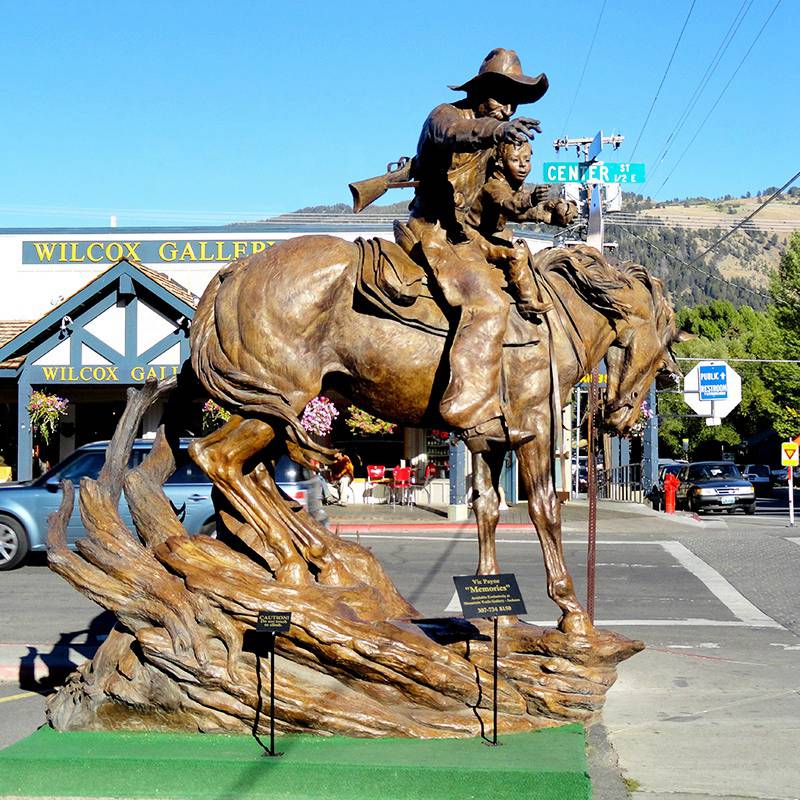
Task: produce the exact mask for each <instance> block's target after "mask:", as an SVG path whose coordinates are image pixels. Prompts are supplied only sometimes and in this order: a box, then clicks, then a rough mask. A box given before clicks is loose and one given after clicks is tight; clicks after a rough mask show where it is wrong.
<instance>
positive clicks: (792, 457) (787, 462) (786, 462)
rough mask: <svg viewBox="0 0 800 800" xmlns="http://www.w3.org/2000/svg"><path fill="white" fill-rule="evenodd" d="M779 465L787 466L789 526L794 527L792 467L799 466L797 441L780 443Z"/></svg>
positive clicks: (799, 456)
mask: <svg viewBox="0 0 800 800" xmlns="http://www.w3.org/2000/svg"><path fill="white" fill-rule="evenodd" d="M781 465H782V466H784V467H787V468H788V470H787V477H788V479H789V527H790V528H794V468H795V467H798V466H800V445H799V444H798V443H797V442H784V443H783V444H782V445H781Z"/></svg>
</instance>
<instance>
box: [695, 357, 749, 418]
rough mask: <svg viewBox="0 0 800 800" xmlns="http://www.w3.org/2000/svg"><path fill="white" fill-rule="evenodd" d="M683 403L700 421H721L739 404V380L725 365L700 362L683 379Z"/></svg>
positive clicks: (719, 362)
mask: <svg viewBox="0 0 800 800" xmlns="http://www.w3.org/2000/svg"><path fill="white" fill-rule="evenodd" d="M683 399H684V400H685V401H686V404H687V405H688V406H689V408H691V409H692V411H694V412H695V413H696V414H698V415H700V416H701V417H712V418H716V419H721V418H722V417H726V416H727V415H728V414H730V413H731V411H733V409H734V408H736V406H738V405H739V403H740V402H741V399H742V379H741V378H740V377H739V374H738V373H737V372H736V371H735V370H734V369H733V368H732V367H731V366H729V365H728V364H726V363H725V362H724V361H701V362H700V363H699V364H697V365H696V366H695V367H693V368H692V369H691V370H689V372H688V373H687V374H686V377H685V378H684V379H683Z"/></svg>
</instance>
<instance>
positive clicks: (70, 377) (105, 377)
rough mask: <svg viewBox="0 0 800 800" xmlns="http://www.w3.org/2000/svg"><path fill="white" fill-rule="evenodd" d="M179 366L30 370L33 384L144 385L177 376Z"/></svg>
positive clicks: (71, 367)
mask: <svg viewBox="0 0 800 800" xmlns="http://www.w3.org/2000/svg"><path fill="white" fill-rule="evenodd" d="M179 370H180V366H179V365H177V364H134V365H132V366H124V365H119V364H107V365H99V366H90V367H74V366H69V365H66V364H65V365H64V366H52V367H50V366H36V367H31V369H30V380H31V383H36V384H38V383H120V384H130V383H144V381H146V380H147V379H148V378H155V379H156V380H160V381H163V380H164V379H165V378H171V377H172V376H173V375H177V374H178V372H179Z"/></svg>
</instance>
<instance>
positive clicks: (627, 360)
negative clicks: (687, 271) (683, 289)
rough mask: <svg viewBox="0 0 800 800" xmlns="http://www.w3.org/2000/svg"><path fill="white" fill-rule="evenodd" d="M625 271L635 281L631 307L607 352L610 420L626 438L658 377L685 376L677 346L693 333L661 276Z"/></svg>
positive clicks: (628, 298) (629, 293)
mask: <svg viewBox="0 0 800 800" xmlns="http://www.w3.org/2000/svg"><path fill="white" fill-rule="evenodd" d="M619 269H620V271H621V272H622V273H623V274H626V275H628V276H629V277H630V278H631V279H632V280H631V284H630V288H629V289H626V290H625V292H624V304H625V306H626V311H625V313H624V314H623V315H622V316H621V317H620V318H619V319H618V320H617V324H616V331H617V336H616V338H615V339H614V341H613V343H612V344H611V347H610V348H609V350H608V353H607V354H606V365H607V367H608V387H607V391H606V404H605V420H604V421H605V424H606V425H607V426H608V427H610V428H612V429H613V430H615V431H616V432H617V433H619V434H620V435H622V436H624V435H625V434H627V433H629V432H630V430H631V428H633V426H634V425H635V424H636V422H637V421H638V419H639V416H640V413H641V408H642V402H643V401H644V400H645V399H646V396H647V391H648V390H649V388H650V386H651V385H652V383H653V380H654V379H655V378H656V376H657V375H659V374H664V373H668V374H672V375H680V374H681V372H680V369H679V367H678V365H677V363H676V362H675V358H674V356H673V355H672V351H671V348H672V345H673V344H675V343H677V342H680V341H684V340H685V339H686V338H691V337H690V335H689V334H686V333H684V332H683V331H679V330H678V329H677V328H676V326H675V315H674V312H673V311H672V308H671V306H670V304H669V303H668V302H667V300H666V298H665V297H664V289H663V285H662V283H661V281H660V280H658V279H657V278H653V277H652V276H651V275H650V274H649V273H648V272H647V271H646V270H645V269H644V268H643V267H640V266H638V265H635V264H631V263H625V264H621V265H620V267H619Z"/></svg>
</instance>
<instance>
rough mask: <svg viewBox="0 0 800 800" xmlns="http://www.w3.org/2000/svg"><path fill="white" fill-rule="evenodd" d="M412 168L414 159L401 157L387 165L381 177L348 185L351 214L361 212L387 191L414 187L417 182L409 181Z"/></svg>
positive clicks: (377, 176)
mask: <svg viewBox="0 0 800 800" xmlns="http://www.w3.org/2000/svg"><path fill="white" fill-rule="evenodd" d="M413 168H414V159H413V158H409V157H408V156H402V157H401V158H400V159H399V160H397V161H392V162H391V163H389V164H387V165H386V172H385V173H384V174H383V175H376V176H375V177H374V178H367V179H366V180H363V181H355V182H353V183H351V184H349V186H350V192H351V194H352V195H353V213H355V214H358V212H359V211H363V210H364V209H365V208H366V207H367V206H368V205H371V204H372V203H374V202H375V201H376V200H377V199H378V198H379V197H382V196H383V195H384V194H386V192H387V191H388V190H389V189H403V188H406V187H409V186H416V185H417V183H418V182H417V181H412V180H411V174H412V171H413Z"/></svg>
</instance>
